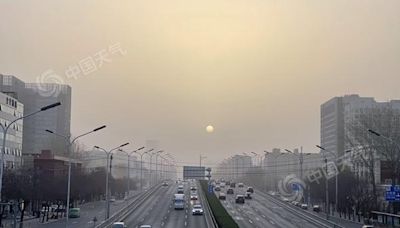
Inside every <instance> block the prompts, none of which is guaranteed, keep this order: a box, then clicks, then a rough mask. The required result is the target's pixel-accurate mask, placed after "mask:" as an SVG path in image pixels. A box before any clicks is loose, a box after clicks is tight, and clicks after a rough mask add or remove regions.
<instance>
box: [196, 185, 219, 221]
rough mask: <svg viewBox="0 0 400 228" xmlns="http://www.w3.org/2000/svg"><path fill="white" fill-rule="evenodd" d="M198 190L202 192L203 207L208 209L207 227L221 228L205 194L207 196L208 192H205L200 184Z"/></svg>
mask: <svg viewBox="0 0 400 228" xmlns="http://www.w3.org/2000/svg"><path fill="white" fill-rule="evenodd" d="M197 187H198V189H199V190H200V191H201V197H202V199H203V205H204V207H206V208H207V211H208V212H209V213H208V216H209V218H208V216H207V215H206V216H205V218H206V223H207V227H213V228H219V226H218V223H217V220H215V217H214V214H213V212H212V210H211V207H210V204H209V203H208V200H207V197H206V195H205V194H207V193H206V192H204V191H203V188H202V187H201V185H200V184H198V185H197Z"/></svg>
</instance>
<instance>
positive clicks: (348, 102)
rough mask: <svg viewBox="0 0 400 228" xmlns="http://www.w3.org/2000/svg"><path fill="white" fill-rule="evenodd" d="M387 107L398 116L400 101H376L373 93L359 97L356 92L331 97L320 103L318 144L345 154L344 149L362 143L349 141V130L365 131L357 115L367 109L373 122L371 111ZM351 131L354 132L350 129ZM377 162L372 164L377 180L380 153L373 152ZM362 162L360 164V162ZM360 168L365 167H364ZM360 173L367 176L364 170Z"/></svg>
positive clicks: (379, 171)
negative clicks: (354, 93) (319, 136)
mask: <svg viewBox="0 0 400 228" xmlns="http://www.w3.org/2000/svg"><path fill="white" fill-rule="evenodd" d="M388 107H390V108H391V109H393V110H396V111H397V112H398V113H397V115H399V117H400V101H399V100H391V101H387V102H377V101H375V99H374V98H372V97H360V96H359V95H345V96H343V97H334V98H332V99H330V100H329V101H327V102H325V103H324V104H322V105H321V146H322V147H324V148H325V149H326V150H328V151H331V152H333V153H335V154H336V155H337V156H338V157H341V156H343V155H344V153H345V151H346V150H349V149H353V150H356V149H357V147H363V146H365V145H352V144H351V143H350V141H349V137H350V136H351V133H352V134H354V132H355V131H357V135H358V136H361V135H366V134H368V132H367V129H364V128H365V126H361V125H360V123H359V121H358V120H360V116H362V115H363V114H368V113H370V114H371V115H370V118H371V119H370V121H371V123H373V119H374V118H377V117H374V115H372V114H373V111H377V110H378V111H379V110H384V109H386V108H388ZM351 131H353V132H351ZM376 159H377V162H378V164H376V165H375V176H376V177H375V181H376V183H380V181H381V178H382V179H384V177H381V175H380V173H381V169H380V162H381V159H382V158H380V157H379V156H376ZM362 166H363V165H362ZM360 170H368V169H367V168H365V167H363V168H360ZM362 176H368V175H366V174H365V172H364V175H362Z"/></svg>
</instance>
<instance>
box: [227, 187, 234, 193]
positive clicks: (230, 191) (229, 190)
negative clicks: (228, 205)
mask: <svg viewBox="0 0 400 228" xmlns="http://www.w3.org/2000/svg"><path fill="white" fill-rule="evenodd" d="M226 194H228V195H233V194H234V192H233V189H232V188H229V189H228V190H227V191H226Z"/></svg>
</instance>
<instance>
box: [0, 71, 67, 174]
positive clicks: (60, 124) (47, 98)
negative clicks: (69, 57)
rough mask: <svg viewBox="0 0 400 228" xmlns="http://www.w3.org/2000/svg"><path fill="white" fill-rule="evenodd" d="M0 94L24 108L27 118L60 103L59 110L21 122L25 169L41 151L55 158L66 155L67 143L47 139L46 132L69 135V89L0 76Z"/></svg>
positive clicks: (52, 138) (58, 85) (53, 138)
mask: <svg viewBox="0 0 400 228" xmlns="http://www.w3.org/2000/svg"><path fill="white" fill-rule="evenodd" d="M0 92H2V93H4V94H7V95H8V96H10V97H13V98H14V99H16V100H18V101H19V102H20V103H22V104H24V106H23V107H24V113H25V114H29V113H32V112H34V111H37V110H39V109H40V108H41V107H44V106H46V105H49V104H52V103H56V102H61V104H62V105H61V106H59V107H57V108H55V109H52V110H51V111H46V112H42V113H40V114H39V115H34V116H31V117H29V118H26V119H24V131H23V144H22V155H23V157H24V165H27V166H28V167H30V166H32V165H33V157H34V156H35V155H39V154H41V152H42V151H43V150H46V151H51V152H52V153H54V154H55V155H65V154H66V151H65V150H66V142H65V140H64V139H62V138H60V137H56V136H54V135H49V134H48V133H46V132H45V130H46V129H49V130H52V131H54V132H56V133H58V134H61V135H65V136H68V135H70V125H71V87H70V86H68V85H61V84H55V83H25V82H23V81H22V80H20V79H18V78H17V77H15V76H11V75H2V74H0Z"/></svg>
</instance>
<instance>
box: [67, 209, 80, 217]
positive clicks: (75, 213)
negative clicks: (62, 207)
mask: <svg viewBox="0 0 400 228" xmlns="http://www.w3.org/2000/svg"><path fill="white" fill-rule="evenodd" d="M69 217H70V218H79V217H81V209H80V208H77V207H74V208H70V209H69Z"/></svg>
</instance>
